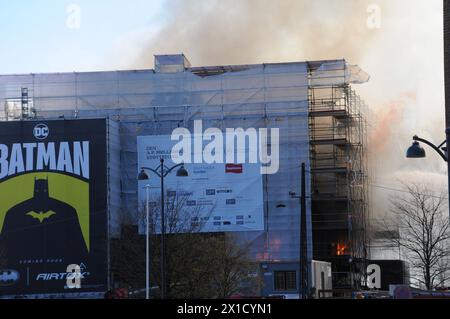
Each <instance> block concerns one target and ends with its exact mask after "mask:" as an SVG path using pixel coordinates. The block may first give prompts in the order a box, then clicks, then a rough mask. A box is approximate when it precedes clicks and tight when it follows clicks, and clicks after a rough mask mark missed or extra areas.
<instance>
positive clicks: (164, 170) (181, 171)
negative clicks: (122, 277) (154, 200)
mask: <svg viewBox="0 0 450 319" xmlns="http://www.w3.org/2000/svg"><path fill="white" fill-rule="evenodd" d="M160 163H161V164H160V165H159V166H158V167H156V168H154V169H153V168H149V167H141V172H140V173H139V175H138V180H140V181H146V180H149V179H150V177H149V175H148V174H147V172H146V171H150V172H153V173H155V174H156V175H157V176H158V177H159V178H160V180H161V299H164V298H165V296H166V238H165V237H166V227H165V215H164V178H165V177H167V175H169V174H170V173H171V172H173V171H174V170H175V169H176V168H178V170H177V177H188V176H189V173H188V171H187V170H186V169H185V168H184V164H183V163H181V164H177V165H174V166H172V167H167V166H166V165H165V164H164V159H163V158H161V160H160ZM147 193H148V189H147ZM148 202H149V199H148V197H147V221H148V205H149V204H148ZM148 247H149V242H148V223H147V271H148V269H149V260H148ZM147 278H148V273H147ZM147 291H148V279H147Z"/></svg>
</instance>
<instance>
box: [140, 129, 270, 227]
mask: <svg viewBox="0 0 450 319" xmlns="http://www.w3.org/2000/svg"><path fill="white" fill-rule="evenodd" d="M176 143H178V141H171V137H170V136H169V135H164V136H139V137H138V142H137V146H138V173H139V172H140V171H141V168H142V167H148V168H152V169H156V168H157V167H158V166H159V165H160V159H161V158H162V157H163V158H164V160H165V165H167V166H168V167H169V168H170V167H172V166H174V165H175V163H174V162H173V161H172V159H171V151H172V148H173V146H174V145H175V144H176ZM185 168H186V170H187V171H188V173H189V176H188V177H177V169H175V170H174V171H173V172H172V173H170V174H169V175H168V176H167V177H166V178H165V180H164V183H165V194H166V196H167V197H166V200H168V201H170V198H171V197H173V196H180V195H181V196H184V198H185V201H184V206H185V207H182V208H181V210H180V211H190V212H192V211H193V210H195V211H196V212H198V214H196V215H195V216H194V215H193V216H192V217H191V216H187V217H188V218H190V219H191V220H190V222H192V223H199V222H200V223H201V224H202V229H201V232H236V231H261V230H264V205H263V203H264V201H263V183H262V176H263V175H261V164H260V163H256V164H253V163H242V164H234V163H228V164H227V163H223V164H218V163H214V164H189V163H188V164H185ZM146 172H147V174H148V176H149V177H150V179H149V180H147V181H139V203H140V211H144V208H145V206H144V205H145V203H146V186H147V187H149V190H150V196H149V198H150V201H151V203H150V205H151V206H152V207H154V205H160V197H161V186H160V183H161V181H160V179H159V177H158V176H157V175H156V174H154V173H153V172H151V171H149V170H146ZM185 208H186V209H185ZM189 208H192V209H189ZM158 211H159V210H158ZM184 217H186V216H182V218H181V219H183V218H184ZM140 225H141V227H140V228H143V227H142V226H143V225H145V223H140ZM157 228H158V227H157ZM143 232H144V229H141V233H143ZM157 232H160V230H158V229H157Z"/></svg>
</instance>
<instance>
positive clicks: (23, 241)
mask: <svg viewBox="0 0 450 319" xmlns="http://www.w3.org/2000/svg"><path fill="white" fill-rule="evenodd" d="M1 237H2V239H3V240H4V241H5V243H6V247H7V251H6V258H7V261H8V262H17V261H20V260H42V259H44V260H46V259H52V260H61V259H62V261H63V262H64V263H66V264H71V263H75V264H79V263H80V262H81V261H82V260H83V259H84V258H85V257H86V256H87V254H88V252H87V248H86V244H85V242H84V239H83V234H82V232H81V227H80V223H79V221H78V215H77V212H76V210H75V209H74V208H73V207H71V206H70V205H68V204H66V203H64V202H61V201H58V200H56V199H54V198H51V197H50V196H49V185H48V179H35V181H34V196H33V198H31V199H29V200H27V201H24V202H22V203H20V204H18V205H16V206H14V207H13V208H11V209H10V210H9V211H8V212H7V213H6V217H5V221H4V225H3V231H2V234H1Z"/></svg>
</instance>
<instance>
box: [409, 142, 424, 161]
mask: <svg viewBox="0 0 450 319" xmlns="http://www.w3.org/2000/svg"><path fill="white" fill-rule="evenodd" d="M406 157H407V158H425V157H426V153H425V150H424V149H423V147H422V146H420V144H419V142H417V141H414V142H413V144H412V145H411V146H410V147H409V148H408V150H407V151H406Z"/></svg>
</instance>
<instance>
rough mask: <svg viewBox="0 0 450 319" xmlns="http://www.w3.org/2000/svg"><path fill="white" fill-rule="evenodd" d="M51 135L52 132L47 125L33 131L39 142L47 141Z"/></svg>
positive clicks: (36, 127) (39, 125) (37, 126)
mask: <svg viewBox="0 0 450 319" xmlns="http://www.w3.org/2000/svg"><path fill="white" fill-rule="evenodd" d="M49 134H50V130H49V128H48V126H47V125H45V124H38V125H36V126H35V127H34V129H33V135H34V137H35V138H37V139H38V140H45V139H46V138H47V137H48V135H49Z"/></svg>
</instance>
